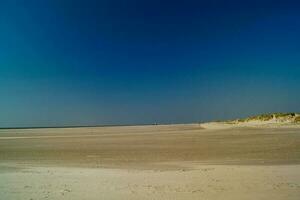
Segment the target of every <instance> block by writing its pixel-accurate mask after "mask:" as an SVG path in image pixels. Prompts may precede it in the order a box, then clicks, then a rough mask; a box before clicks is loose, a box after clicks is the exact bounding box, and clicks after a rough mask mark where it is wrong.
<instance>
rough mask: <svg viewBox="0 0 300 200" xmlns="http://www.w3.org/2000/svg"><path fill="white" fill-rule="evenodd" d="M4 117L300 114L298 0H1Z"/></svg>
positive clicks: (26, 122)
mask: <svg viewBox="0 0 300 200" xmlns="http://www.w3.org/2000/svg"><path fill="white" fill-rule="evenodd" d="M0 27H1V30H0V95H1V96H0V127H14V126H62V125H95V124H139V123H185V122H197V121H208V120H215V119H228V118H235V117H244V116H247V115H252V114H258V113H264V112H290V111H295V112H300V37H299V35H300V3H297V1H274V0H273V1H263V0H260V1H257V0H252V1H240V0H238V1H221V0H220V1H217V0H213V1H189V0H185V1H176V0H173V1H156V0H151V1H134V0H127V1H116V0H103V1H89V0H84V1H74V0H72V1H71V0H70V1H68V0H64V1H61V0H51V1H50V0H49V1H46V0H45V1H40V0H36V1H30V0H28V1H21V0H20V1H17V0H4V1H1V2H0Z"/></svg>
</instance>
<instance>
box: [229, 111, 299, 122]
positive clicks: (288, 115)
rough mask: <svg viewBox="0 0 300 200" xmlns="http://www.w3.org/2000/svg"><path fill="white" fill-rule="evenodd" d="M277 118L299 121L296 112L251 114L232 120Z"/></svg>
mask: <svg viewBox="0 0 300 200" xmlns="http://www.w3.org/2000/svg"><path fill="white" fill-rule="evenodd" d="M272 119H274V120H279V121H291V122H297V123H300V114H298V113H269V114H261V115H256V116H251V117H248V118H244V119H237V120H234V121H235V122H249V121H270V120H272Z"/></svg>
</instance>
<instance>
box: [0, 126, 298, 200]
mask: <svg viewBox="0 0 300 200" xmlns="http://www.w3.org/2000/svg"><path fill="white" fill-rule="evenodd" d="M203 127H204V126H201V125H199V124H189V125H164V126H128V127H95V128H55V129H9V130H8V129H6V130H4V129H3V130H0V199H5V200H12V199H28V200H30V199H32V200H33V199H75V200H76V199H78V200H79V199H225V200H226V199H228V200H229V199H275V200H277V199H299V197H300V173H299V171H300V128H299V127H297V126H291V127H290V126H288V127H234V126H233V127H226V128H220V127H218V128H206V129H204V128H203Z"/></svg>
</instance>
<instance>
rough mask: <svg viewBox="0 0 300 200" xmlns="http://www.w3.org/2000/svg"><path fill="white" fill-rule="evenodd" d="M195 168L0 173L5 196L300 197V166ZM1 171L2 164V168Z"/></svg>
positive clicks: (25, 199) (14, 199) (24, 199)
mask: <svg viewBox="0 0 300 200" xmlns="http://www.w3.org/2000/svg"><path fill="white" fill-rule="evenodd" d="M192 167H193V170H175V171H174V170H173V171H154V170H125V169H91V168H73V167H70V168H64V167H59V168H58V167H43V168H41V167H32V168H25V169H21V170H16V171H2V172H1V173H0V197H1V199H5V200H19V199H20V200H30V199H32V200H35V199H66V200H68V199H70V200H71V199H72V200H82V199H89V200H94V199H111V200H113V199H133V200H139V199H170V200H171V199H172V200H174V199H178V200H179V199H185V200H186V199H214V200H218V199H220V200H221V199H222V200H227V199H228V200H235V199H236V200H240V199H244V200H248V199H249V200H253V199H268V200H269V199H272V200H286V199H295V200H296V199H299V197H300V173H299V167H300V166H299V165H278V166H237V165H234V166H228V165H193V166H192ZM0 170H1V168H0Z"/></svg>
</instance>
